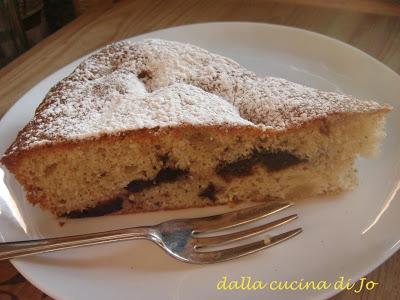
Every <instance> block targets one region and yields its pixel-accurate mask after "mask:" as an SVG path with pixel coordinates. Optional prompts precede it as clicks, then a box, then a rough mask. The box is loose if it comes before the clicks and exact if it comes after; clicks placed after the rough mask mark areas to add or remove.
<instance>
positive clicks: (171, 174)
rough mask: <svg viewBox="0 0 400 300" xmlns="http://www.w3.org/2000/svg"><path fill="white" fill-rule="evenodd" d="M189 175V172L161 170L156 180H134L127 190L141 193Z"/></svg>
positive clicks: (170, 169)
mask: <svg viewBox="0 0 400 300" xmlns="http://www.w3.org/2000/svg"><path fill="white" fill-rule="evenodd" d="M187 174H189V171H188V170H182V169H177V168H165V169H161V170H160V171H159V172H158V174H157V175H156V177H154V179H148V180H143V179H139V180H133V181H131V182H130V183H129V184H128V185H127V186H126V189H127V190H128V191H129V192H131V193H137V192H141V191H143V190H145V189H147V188H151V187H152V186H156V185H159V184H161V183H165V182H174V181H177V180H179V179H181V178H182V177H184V176H186V175H187Z"/></svg>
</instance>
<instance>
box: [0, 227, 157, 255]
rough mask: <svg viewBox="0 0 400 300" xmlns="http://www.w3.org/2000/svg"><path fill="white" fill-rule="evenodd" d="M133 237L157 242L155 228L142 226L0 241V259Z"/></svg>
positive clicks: (131, 238) (132, 238)
mask: <svg viewBox="0 0 400 300" xmlns="http://www.w3.org/2000/svg"><path fill="white" fill-rule="evenodd" d="M134 239H149V240H152V241H155V242H157V235H156V229H155V228H154V227H144V226H143V227H132V228H124V229H118V230H111V231H104V232H98V233H90V234H82V235H73V236H66V237H59V238H49V239H38V240H28V241H20V242H7V243H0V260H5V259H11V258H16V257H22V256H28V255H32V254H39V253H44V252H52V251H58V250H63V249H69V248H75V247H81V246H89V245H96V244H104V243H110V242H117V241H124V240H134Z"/></svg>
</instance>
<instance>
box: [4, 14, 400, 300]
mask: <svg viewBox="0 0 400 300" xmlns="http://www.w3.org/2000/svg"><path fill="white" fill-rule="evenodd" d="M204 25H206V26H221V25H222V26H241V25H245V26H254V25H256V26H265V27H270V28H279V29H284V30H288V31H295V32H296V31H297V32H301V33H302V34H307V35H310V36H315V37H317V38H319V39H323V40H325V41H329V42H331V43H337V44H340V46H341V47H345V48H347V49H348V50H351V51H355V52H356V53H357V54H358V55H361V56H363V57H365V58H367V59H369V61H371V62H373V63H374V64H376V65H377V66H379V67H381V68H382V67H384V69H386V71H389V72H390V73H391V74H392V75H393V76H395V77H396V78H397V79H398V81H399V82H400V75H399V74H398V73H397V72H396V71H394V70H393V69H392V68H390V67H389V66H387V65H386V64H384V63H383V62H381V61H379V60H378V59H377V58H375V57H373V56H371V55H370V54H368V53H366V52H364V51H362V50H361V49H359V48H357V47H355V46H352V45H350V44H347V43H346V42H343V41H341V40H339V39H336V38H334V37H330V36H327V35H324V34H322V33H319V32H315V31H311V30H308V29H304V28H299V27H293V26H288V25H280V24H273V23H264V22H249V21H217V22H199V23H190V24H184V25H176V26H171V27H166V28H161V29H157V30H154V31H147V32H143V33H141V34H139V35H134V36H131V37H127V38H124V39H120V40H114V41H112V42H110V43H114V42H118V41H126V40H130V39H133V38H135V39H142V38H143V36H146V35H148V34H157V33H160V32H163V31H169V30H179V29H181V28H183V27H185V28H188V27H197V26H204ZM106 45H107V44H105V45H103V46H101V47H99V48H97V49H95V50H93V51H90V52H89V53H87V54H84V55H82V56H80V57H78V58H77V59H74V60H73V61H71V62H70V63H68V64H66V65H64V66H62V67H60V68H58V69H57V70H55V71H53V72H52V73H50V74H49V75H47V76H45V77H44V78H42V79H41V80H39V81H37V82H36V83H35V84H34V85H33V86H32V87H31V88H30V89H29V90H27V91H26V92H25V93H24V94H23V95H21V96H20V97H19V98H18V100H17V101H15V102H14V103H13V104H12V106H10V107H9V108H8V110H7V111H6V112H5V113H4V115H3V116H2V118H1V120H0V125H1V124H2V123H3V122H4V119H5V117H6V116H7V115H8V114H9V112H10V111H11V110H13V109H14V108H15V105H16V104H17V103H18V102H19V101H20V100H21V99H22V98H23V97H25V96H26V95H27V94H28V93H30V92H31V91H32V90H33V89H35V88H36V87H37V85H39V84H40V83H42V82H44V81H47V80H48V79H49V78H50V77H52V76H53V75H54V74H55V73H57V72H59V71H60V70H61V69H64V68H66V67H68V66H71V65H73V64H75V63H77V62H78V61H80V60H82V59H84V58H85V57H87V56H89V55H91V54H92V53H94V52H96V51H98V50H99V49H101V48H103V47H104V46H106ZM399 249H400V240H399V242H397V243H396V244H395V245H394V246H393V247H391V248H390V249H389V250H388V251H382V252H381V253H380V255H379V259H376V260H375V261H374V262H373V263H369V264H367V265H365V266H366V267H364V268H363V270H362V271H360V272H358V273H357V274H356V275H352V276H351V279H352V280H351V282H356V281H358V280H359V279H360V278H362V277H363V276H365V275H366V274H369V273H370V272H372V271H373V270H375V269H376V268H378V267H379V266H380V265H382V264H383V263H385V262H386V261H387V260H388V259H389V258H391V257H392V256H393V255H394V254H395V253H396V252H397V251H399ZM9 261H10V263H11V264H12V265H13V266H14V267H15V268H16V269H17V271H18V272H19V273H20V274H21V275H23V276H24V277H25V278H26V279H27V280H28V281H29V282H30V283H31V284H32V285H34V286H35V287H36V288H38V289H39V290H40V291H42V292H44V293H45V294H46V295H48V296H50V297H52V298H55V299H63V297H61V298H60V297H59V295H56V294H55V293H53V292H52V290H51V289H48V288H47V287H46V286H44V285H42V284H41V283H40V282H38V281H36V279H35V277H32V276H30V275H29V274H28V273H29V272H25V270H24V263H25V262H24V261H23V260H21V259H11V260H9ZM339 293H341V291H340V290H332V291H331V290H326V291H324V292H319V293H318V294H316V295H315V297H313V299H325V298H327V297H332V296H334V295H337V294H339Z"/></svg>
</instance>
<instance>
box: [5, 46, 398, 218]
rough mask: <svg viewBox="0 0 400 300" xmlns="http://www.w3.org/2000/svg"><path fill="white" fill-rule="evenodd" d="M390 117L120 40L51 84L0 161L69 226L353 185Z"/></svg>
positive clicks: (192, 50) (377, 109)
mask: <svg viewBox="0 0 400 300" xmlns="http://www.w3.org/2000/svg"><path fill="white" fill-rule="evenodd" d="M266 71H268V70H266ZM390 110H391V107H390V106H388V105H380V104H378V103H377V102H374V101H370V100H369V101H363V100H359V99H356V98H355V97H352V96H347V95H343V94H340V93H334V92H324V91H319V90H316V89H314V88H310V87H306V86H303V85H300V84H297V83H293V82H290V81H288V80H285V79H280V78H274V77H258V76H257V75H256V74H255V73H253V72H251V71H249V70H247V69H245V68H244V67H242V66H240V65H239V64H238V63H236V62H235V61H233V60H231V59H229V58H226V57H223V56H220V55H217V54H212V53H210V52H208V51H206V50H204V49H201V48H199V47H196V46H193V45H189V44H183V43H178V42H172V41H165V40H157V39H152V40H144V41H140V42H130V41H122V42H117V43H114V44H111V45H108V46H106V47H104V48H102V49H101V50H99V51H98V52H96V53H95V54H93V55H91V56H90V57H88V58H87V59H85V60H84V61H83V62H82V63H81V64H80V65H79V66H78V67H77V68H76V69H75V70H74V71H73V72H72V74H70V75H69V76H67V77H66V78H64V79H62V80H61V81H60V82H58V83H57V84H56V85H55V86H54V87H52V88H51V89H50V91H49V92H48V94H47V95H46V97H45V98H44V100H43V101H42V103H41V104H40V105H39V107H38V108H37V109H36V111H35V115H34V117H33V119H32V120H31V121H30V122H29V123H28V124H27V125H26V126H25V127H24V128H23V129H22V130H21V131H20V132H19V133H18V136H17V137H16V140H15V141H14V142H13V143H12V144H11V146H10V147H9V148H8V150H7V151H6V152H5V154H4V155H3V156H2V158H1V162H2V163H3V164H4V165H5V166H6V167H7V168H8V170H9V171H11V173H13V174H14V175H15V177H16V179H17V180H18V182H19V183H20V184H21V185H22V186H23V187H24V189H25V191H26V194H27V199H28V200H29V201H30V202H31V203H33V204H38V205H40V207H41V208H43V209H45V210H49V211H51V212H52V213H53V214H55V215H57V216H66V217H71V218H76V217H88V216H100V215H105V214H119V213H132V212H145V211H157V210H166V209H181V208H189V207H204V206H209V205H222V204H235V203H238V202H242V201H271V200H281V199H284V200H298V199H302V198H305V197H311V196H316V195H326V194H335V193H339V192H343V191H348V190H351V189H352V188H354V187H355V186H356V185H357V176H356V171H355V168H354V160H355V158H356V157H358V156H359V155H361V156H364V157H371V156H373V155H374V154H376V153H377V151H378V149H379V141H380V139H381V138H382V137H383V136H384V121H385V114H386V113H387V112H388V111H390Z"/></svg>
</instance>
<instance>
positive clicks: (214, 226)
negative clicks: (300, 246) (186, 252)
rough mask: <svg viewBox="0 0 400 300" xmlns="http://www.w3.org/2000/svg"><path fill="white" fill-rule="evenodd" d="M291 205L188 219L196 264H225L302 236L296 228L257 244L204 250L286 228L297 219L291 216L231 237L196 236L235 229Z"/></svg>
mask: <svg viewBox="0 0 400 300" xmlns="http://www.w3.org/2000/svg"><path fill="white" fill-rule="evenodd" d="M292 205H293V203H292V202H276V201H273V202H269V203H266V204H261V205H257V206H253V207H249V208H244V209H240V210H237V211H233V212H228V213H225V214H221V215H215V216H209V217H205V218H196V219H191V221H192V222H193V223H192V225H193V229H194V230H193V244H194V248H195V249H196V250H200V251H196V255H195V256H196V257H192V259H196V260H197V262H198V263H211V262H216V261H225V260H230V259H233V258H237V257H240V256H244V255H247V254H250V253H254V252H257V251H260V250H262V249H265V248H268V247H271V246H273V245H276V244H278V243H280V242H283V241H285V240H287V239H289V238H292V237H294V236H296V235H298V234H299V233H301V232H302V228H296V229H294V230H290V231H287V232H284V233H281V234H277V235H272V236H267V237H265V238H263V239H261V240H259V241H257V242H251V243H248V244H245V245H241V246H235V247H232V248H228V249H222V250H216V251H206V250H207V247H213V246H219V245H221V244H227V243H231V242H236V241H239V240H242V239H246V238H250V237H253V236H256V235H259V234H262V233H265V232H267V231H269V230H272V229H275V228H277V227H279V226H282V225H284V224H287V223H289V222H291V221H293V220H295V219H297V218H298V215H297V214H292V215H289V216H287V217H283V218H280V219H278V220H275V221H272V222H269V223H266V224H263V225H259V226H256V227H252V228H249V229H245V230H240V231H236V232H233V233H228V234H222V235H216V236H206V237H203V236H199V235H198V234H199V233H205V234H206V233H210V232H216V231H220V230H225V229H228V228H233V227H237V226H240V225H243V224H247V223H250V222H254V221H257V220H260V219H262V218H265V217H267V216H270V215H272V214H274V213H277V212H279V211H282V210H284V209H287V208H289V207H291V206H292Z"/></svg>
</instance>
